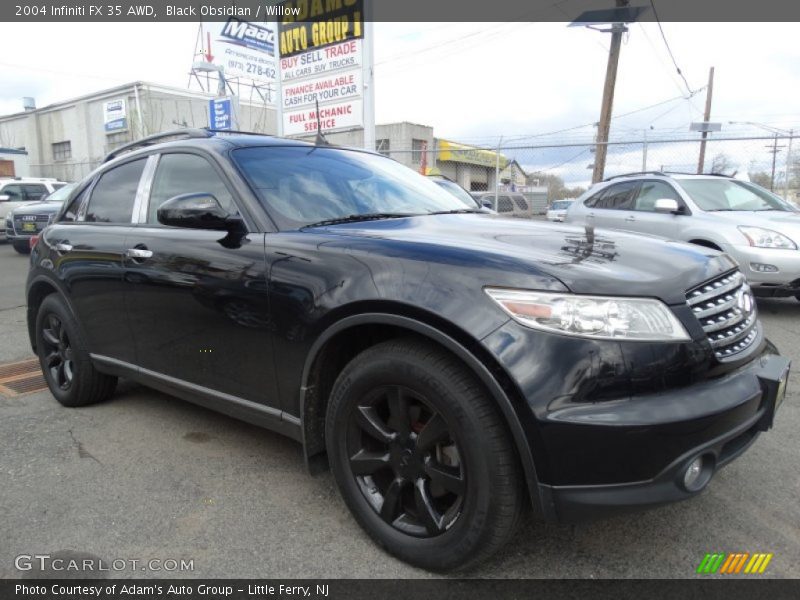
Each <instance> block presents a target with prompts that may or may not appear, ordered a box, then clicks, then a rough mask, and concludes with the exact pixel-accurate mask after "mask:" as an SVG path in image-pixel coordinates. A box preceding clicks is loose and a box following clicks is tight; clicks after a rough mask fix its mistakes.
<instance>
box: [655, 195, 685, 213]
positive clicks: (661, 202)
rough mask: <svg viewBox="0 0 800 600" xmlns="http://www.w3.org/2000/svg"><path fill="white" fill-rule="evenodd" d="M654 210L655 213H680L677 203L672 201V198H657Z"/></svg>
mask: <svg viewBox="0 0 800 600" xmlns="http://www.w3.org/2000/svg"><path fill="white" fill-rule="evenodd" d="M654 208H655V211H656V212H657V213H672V214H676V213H678V212H680V206H678V201H677V200H674V199H673V198H659V199H658V200H656V203H655V206H654Z"/></svg>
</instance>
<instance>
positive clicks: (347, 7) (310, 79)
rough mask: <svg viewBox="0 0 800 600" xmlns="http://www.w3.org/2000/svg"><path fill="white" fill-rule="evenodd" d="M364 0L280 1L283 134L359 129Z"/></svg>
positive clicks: (279, 30) (360, 122)
mask: <svg viewBox="0 0 800 600" xmlns="http://www.w3.org/2000/svg"><path fill="white" fill-rule="evenodd" d="M363 5H364V2H363V0H341V1H340V2H308V1H305V0H294V1H290V2H284V3H283V4H282V5H281V6H282V7H283V10H282V11H281V12H280V14H281V15H282V16H281V18H280V20H279V21H278V39H279V45H280V57H281V58H280V63H279V70H280V77H281V97H280V99H279V101H280V103H281V105H280V109H281V110H280V112H281V114H282V124H283V130H282V133H283V135H304V134H305V135H309V134H313V133H316V131H317V117H318V115H317V108H316V105H317V102H319V121H320V125H321V127H322V129H323V131H341V130H343V129H352V128H358V127H363V126H364V99H363V89H364V82H363V68H364V60H363V47H362V46H363V43H364V39H363V38H364V7H363Z"/></svg>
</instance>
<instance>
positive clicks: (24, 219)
mask: <svg viewBox="0 0 800 600" xmlns="http://www.w3.org/2000/svg"><path fill="white" fill-rule="evenodd" d="M25 223H34V224H35V227H36V230H35V231H32V230H25V229H24V224H25ZM48 223H50V215H14V229H15V230H16V232H17V233H31V234H33V233H38V232H40V231H41V230H42V229H44V228H45V227H47V225H48Z"/></svg>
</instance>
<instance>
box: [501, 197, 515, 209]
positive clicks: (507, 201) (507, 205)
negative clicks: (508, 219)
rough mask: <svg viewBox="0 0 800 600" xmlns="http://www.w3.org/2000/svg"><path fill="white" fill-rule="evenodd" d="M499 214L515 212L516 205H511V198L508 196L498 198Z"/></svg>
mask: <svg viewBox="0 0 800 600" xmlns="http://www.w3.org/2000/svg"><path fill="white" fill-rule="evenodd" d="M497 212H500V213H506V212H514V205H513V204H511V198H509V197H508V196H498V197H497Z"/></svg>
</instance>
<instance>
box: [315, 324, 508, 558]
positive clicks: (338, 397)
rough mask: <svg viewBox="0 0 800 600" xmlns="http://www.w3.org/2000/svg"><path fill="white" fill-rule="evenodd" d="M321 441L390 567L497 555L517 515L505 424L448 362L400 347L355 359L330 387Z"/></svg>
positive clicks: (459, 366) (411, 345)
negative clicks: (397, 562) (395, 561)
mask: <svg viewBox="0 0 800 600" xmlns="http://www.w3.org/2000/svg"><path fill="white" fill-rule="evenodd" d="M326 438H327V448H328V456H329V459H330V462H331V468H332V470H333V474H334V476H335V478H336V482H337V485H338V487H339V490H340V492H341V494H342V496H343V498H344V500H345V502H346V504H347V505H348V507H349V508H350V510H351V511H352V512H353V514H354V516H355V518H356V520H358V522H359V523H360V524H361V526H362V527H363V528H364V529H365V530H366V531H367V533H369V534H370V535H371V536H372V537H373V539H375V540H376V541H377V542H378V544H380V545H381V546H383V547H384V548H386V549H387V550H388V551H389V552H390V553H392V554H394V555H395V556H397V557H398V558H401V559H402V560H405V561H407V562H409V563H412V564H414V565H417V566H420V567H423V568H426V569H432V570H436V571H442V570H450V569H454V568H461V567H466V566H468V565H470V564H472V563H474V562H477V561H479V560H481V559H483V558H485V557H486V556H488V555H489V554H491V553H492V552H494V551H495V550H497V549H498V548H499V547H500V546H502V545H503V544H504V543H505V542H506V541H507V540H508V539H509V538H510V537H511V535H512V534H513V532H514V531H515V529H516V527H517V523H518V521H519V517H520V514H521V512H522V509H523V506H524V494H523V489H522V477H521V475H520V468H519V464H518V460H517V456H516V453H515V450H514V447H513V444H512V443H511V440H510V436H509V434H508V431H507V428H506V426H505V423H504V422H503V420H502V418H501V417H500V415H499V414H498V411H497V408H496V407H495V405H494V403H493V401H492V400H491V399H490V398H489V397H488V395H487V393H486V391H485V390H484V389H483V387H482V386H481V385H480V383H479V382H478V381H477V380H476V378H475V377H474V375H473V374H472V373H471V372H470V371H469V370H468V369H467V368H466V367H465V365H464V364H463V363H461V362H460V361H459V360H458V359H456V358H455V357H454V356H452V355H451V354H449V353H447V352H445V351H443V350H441V349H439V348H438V347H436V346H434V345H431V344H428V343H426V342H422V341H417V340H413V339H400V340H393V341H388V342H384V343H381V344H379V345H376V346H373V347H372V348H369V349H367V350H365V351H364V352H362V353H361V354H359V355H358V356H357V357H356V358H354V359H353V360H352V361H351V362H350V363H349V364H348V365H347V366H346V367H345V369H344V370H343V371H342V373H341V375H340V376H339V377H338V379H337V380H336V383H335V384H334V387H333V390H332V393H331V399H330V403H329V406H328V412H327V421H326Z"/></svg>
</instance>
